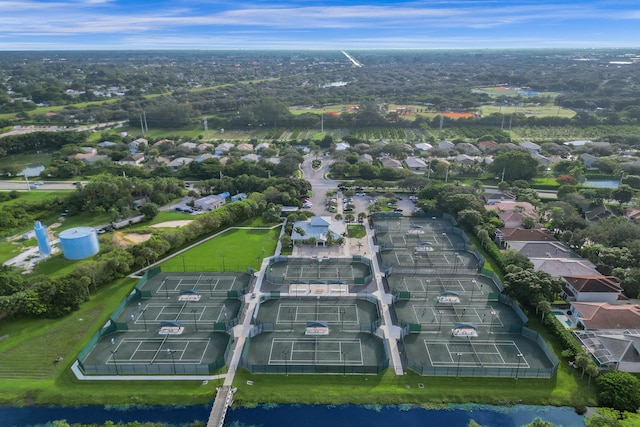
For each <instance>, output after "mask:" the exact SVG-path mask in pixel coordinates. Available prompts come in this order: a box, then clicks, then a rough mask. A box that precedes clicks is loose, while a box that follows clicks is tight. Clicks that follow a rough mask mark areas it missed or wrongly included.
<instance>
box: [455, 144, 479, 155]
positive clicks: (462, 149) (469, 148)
mask: <svg viewBox="0 0 640 427" xmlns="http://www.w3.org/2000/svg"><path fill="white" fill-rule="evenodd" d="M456 150H458V152H459V153H462V154H468V155H469V156H477V155H478V154H481V151H480V150H479V149H478V147H476V146H475V145H473V144H469V143H468V142H461V143H460V144H458V145H456Z"/></svg>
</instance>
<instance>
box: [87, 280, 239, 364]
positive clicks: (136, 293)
mask: <svg viewBox="0 0 640 427" xmlns="http://www.w3.org/2000/svg"><path fill="white" fill-rule="evenodd" d="M160 272H161V269H160V267H154V268H151V269H149V270H147V271H146V272H145V273H144V275H143V276H142V277H141V278H140V280H139V281H138V282H137V283H136V285H135V287H134V290H133V292H131V293H130V294H129V295H127V297H126V298H125V299H124V300H123V301H122V302H121V303H120V304H118V306H117V307H116V309H115V310H114V311H113V312H112V313H111V315H110V316H109V320H107V322H106V323H105V324H104V325H103V326H102V328H100V330H98V331H97V332H96V333H95V334H94V335H93V336H92V337H91V339H89V342H88V343H87V344H86V345H85V346H84V347H83V348H82V349H81V350H80V352H79V353H78V356H77V357H76V360H77V362H78V366H79V367H80V369H81V370H82V372H83V373H84V374H85V375H172V374H174V375H187V374H188V375H201V374H211V373H213V372H215V371H217V370H218V369H220V368H221V367H222V366H224V364H225V359H226V357H227V354H228V352H229V350H230V348H231V343H232V341H233V327H234V326H235V325H237V324H238V317H235V318H232V319H229V321H227V322H226V323H213V324H212V327H213V331H214V333H226V334H227V335H230V336H231V338H230V339H229V342H228V344H227V348H226V349H225V353H224V357H223V358H220V359H218V360H216V361H214V362H212V363H210V364H199V365H193V364H188V365H186V364H180V363H177V364H167V365H168V366H167V365H163V364H156V365H151V364H127V363H125V362H124V361H121V362H120V361H119V362H116V363H114V364H85V363H84V362H83V361H84V360H86V359H87V356H88V355H89V353H91V351H92V350H93V349H94V348H95V346H96V345H97V344H98V342H100V340H101V339H102V338H103V337H105V336H106V335H109V334H112V333H114V332H118V331H127V330H128V329H129V326H128V324H127V323H126V322H117V321H116V319H117V318H118V317H119V316H120V314H122V312H123V311H124V309H125V308H126V306H127V305H128V304H129V303H130V302H131V301H136V300H140V299H145V298H151V292H150V291H143V290H141V289H142V287H143V286H144V285H145V284H146V283H147V281H148V280H149V279H151V278H152V277H154V276H157V275H158V274H160ZM235 297H236V298H240V299H241V296H240V295H239V294H238V292H236V294H235ZM241 309H242V307H241Z"/></svg>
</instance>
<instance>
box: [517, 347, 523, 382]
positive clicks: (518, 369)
mask: <svg viewBox="0 0 640 427" xmlns="http://www.w3.org/2000/svg"><path fill="white" fill-rule="evenodd" d="M516 356H518V367H517V368H516V379H518V374H519V373H520V363H521V362H522V358H523V357H524V356H523V355H522V353H518V354H516Z"/></svg>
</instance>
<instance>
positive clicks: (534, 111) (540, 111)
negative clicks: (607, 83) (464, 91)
mask: <svg viewBox="0 0 640 427" xmlns="http://www.w3.org/2000/svg"><path fill="white" fill-rule="evenodd" d="M480 113H481V114H482V115H483V116H489V115H491V114H496V113H500V114H503V115H505V116H508V115H511V114H516V113H518V114H524V115H525V116H528V117H529V116H533V117H565V118H571V117H573V116H575V115H576V113H575V111H573V110H569V109H567V108H562V107H558V106H556V105H552V104H548V105H525V106H522V107H521V106H510V105H508V106H507V105H505V106H498V105H483V106H482V107H480ZM505 125H506V124H505Z"/></svg>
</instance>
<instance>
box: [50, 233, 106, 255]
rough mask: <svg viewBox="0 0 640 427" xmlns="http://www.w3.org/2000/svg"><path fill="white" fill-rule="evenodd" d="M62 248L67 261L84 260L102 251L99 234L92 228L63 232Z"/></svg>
mask: <svg viewBox="0 0 640 427" xmlns="http://www.w3.org/2000/svg"><path fill="white" fill-rule="evenodd" d="M58 237H59V238H60V248H61V249H62V254H63V255H64V257H65V258H66V259H84V258H88V257H90V256H92V255H95V254H97V253H98V251H99V250H100V243H99V242H98V234H97V233H96V230H95V229H94V228H92V227H74V228H70V229H68V230H64V231H63V232H61V233H60V234H59V235H58Z"/></svg>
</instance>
